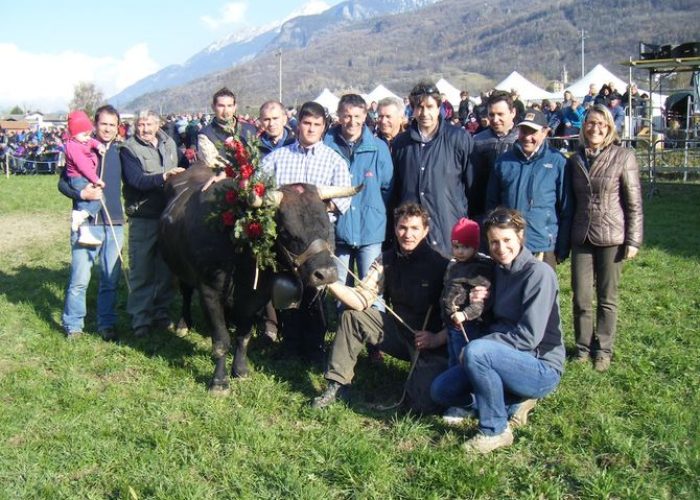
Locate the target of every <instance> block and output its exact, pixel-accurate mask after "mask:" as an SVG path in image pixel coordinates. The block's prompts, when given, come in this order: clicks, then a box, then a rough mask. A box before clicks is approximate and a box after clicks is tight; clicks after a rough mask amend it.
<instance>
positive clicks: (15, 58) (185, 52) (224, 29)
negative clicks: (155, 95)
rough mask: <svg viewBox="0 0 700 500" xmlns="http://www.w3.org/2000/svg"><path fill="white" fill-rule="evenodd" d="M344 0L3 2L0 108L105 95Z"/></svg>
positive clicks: (39, 106)
mask: <svg viewBox="0 0 700 500" xmlns="http://www.w3.org/2000/svg"><path fill="white" fill-rule="evenodd" d="M340 1H341V0H237V1H233V2H230V1H229V2H227V1H222V0H195V1H189V2H174V1H172V0H167V1H165V0H140V1H136V0H121V1H117V2H101V1H99V0H98V1H94V0H93V1H91V2H88V1H84V0H33V1H32V2H27V3H25V2H20V1H13V2H6V3H5V2H3V5H2V9H0V12H2V23H1V26H2V27H1V28H0V61H1V62H2V71H0V112H6V111H8V110H9V109H10V108H12V107H14V106H15V105H18V106H20V107H22V108H24V109H31V110H32V111H36V110H39V111H42V112H44V113H50V112H54V111H60V110H66V109H67V108H68V103H69V102H70V100H71V98H72V96H73V89H74V86H75V85H76V84H77V83H78V82H81V81H84V82H92V83H94V84H95V85H96V86H97V88H98V89H99V90H101V91H102V92H103V94H104V95H105V97H109V96H112V95H114V94H116V93H117V92H119V91H121V90H122V89H124V88H126V87H128V86H129V85H131V84H132V83H134V82H136V81H138V80H140V79H141V78H143V77H145V76H148V75H150V74H152V73H154V72H156V71H158V70H160V69H162V68H164V67H165V66H168V65H170V64H181V63H183V62H185V61H186V60H187V59H188V58H189V57H191V56H193V55H194V54H196V53H197V52H199V51H201V50H202V49H204V48H206V47H207V46H209V45H210V44H211V43H213V42H216V41H218V40H221V39H223V38H226V37H227V36H229V35H231V34H233V33H236V32H238V31H242V30H247V29H251V28H253V27H257V26H265V25H269V24H271V23H274V22H276V21H281V20H285V19H289V18H291V17H294V16H295V15H300V14H303V13H306V14H313V13H317V12H321V11H323V10H325V9H326V8H328V7H330V6H332V5H335V4H337V3H340Z"/></svg>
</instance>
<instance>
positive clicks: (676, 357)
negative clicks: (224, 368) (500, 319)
mask: <svg viewBox="0 0 700 500" xmlns="http://www.w3.org/2000/svg"><path fill="white" fill-rule="evenodd" d="M55 181H56V179H55V177H51V176H48V177H31V178H21V177H12V178H10V179H5V178H2V179H0V214H1V215H0V222H7V221H9V220H11V219H12V218H13V217H16V216H20V215H22V216H26V215H27V214H30V215H35V216H36V217H37V220H41V221H46V220H47V218H48V219H49V220H51V219H50V218H53V219H54V220H55V221H56V224H63V225H65V226H66V233H65V234H62V235H61V236H60V237H59V236H56V238H53V239H51V240H50V241H42V242H41V244H32V245H27V246H24V247H21V248H19V249H17V248H14V249H13V250H12V251H9V252H8V251H3V252H1V253H0V498H3V499H4V498H52V499H53V498H81V499H82V498H95V499H98V498H99V499H104V498H126V499H128V498H163V499H166V498H167V499H173V498H183V499H190V498H198V499H199V498H283V497H284V498H318V499H326V498H378V499H379V498H381V499H384V498H416V499H442V498H494V499H495V498H669V499H670V498H698V497H699V496H700V474H699V471H700V438H699V437H698V436H700V425H699V420H698V416H697V414H698V410H700V397H699V394H700V391H699V390H698V387H699V386H700V362H698V359H699V358H700V307H699V306H700V304H699V302H700V281H699V280H698V275H699V274H700V262H699V261H700V223H699V222H698V220H699V219H698V213H700V185H680V184H659V194H658V195H657V196H655V197H654V198H653V199H646V200H645V201H646V204H645V214H646V220H645V229H646V244H645V246H644V248H643V249H642V251H641V252H640V255H639V258H638V259H637V260H635V261H634V262H632V263H628V264H627V265H626V266H625V269H624V271H623V277H622V286H621V305H620V321H619V335H618V340H617V348H616V352H615V359H614V361H613V364H612V368H611V370H610V371H609V372H608V373H606V374H604V375H601V374H598V373H596V372H594V371H593V370H592V369H591V367H590V366H574V365H569V366H567V371H566V373H565V375H564V378H563V380H562V383H561V385H560V387H559V389H558V390H557V391H556V392H555V393H554V394H553V395H551V396H550V397H548V398H546V399H545V400H544V401H543V402H542V403H541V404H540V405H539V406H538V407H537V408H536V410H535V412H534V414H533V417H532V418H531V423H530V424H529V425H528V426H527V427H526V428H525V429H522V430H519V431H518V432H517V433H516V442H515V445H514V446H513V447H511V448H509V449H507V450H502V451H500V452H497V453H494V454H492V455H490V456H487V457H471V456H467V455H465V454H464V452H463V451H462V449H461V447H460V444H461V443H462V442H463V441H464V440H465V439H466V438H468V437H469V436H470V435H471V433H472V432H473V431H474V428H473V426H472V427H466V428H463V429H457V430H455V429H449V428H446V427H444V426H443V425H442V424H441V423H440V421H439V419H438V418H436V417H423V418H419V417H417V416H415V415H406V414H394V413H377V412H374V411H372V410H371V409H369V405H368V404H366V403H367V402H370V401H385V402H388V401H393V400H395V399H397V398H398V397H399V396H400V388H401V384H402V383H403V379H404V377H405V375H406V370H407V366H406V364H405V363H401V362H388V363H386V364H385V365H384V366H383V367H375V366H372V365H370V364H369V362H368V361H367V359H366V358H362V359H361V360H360V365H359V367H358V370H357V373H358V377H357V382H356V384H355V386H354V387H353V394H354V396H355V402H354V403H353V404H352V405H351V406H350V407H346V406H344V405H337V406H335V407H332V408H330V409H328V410H327V411H322V412H314V411H312V410H311V409H310V408H309V407H308V404H307V403H308V400H309V399H310V398H311V397H312V396H314V395H316V394H317V392H318V391H319V390H320V388H321V387H322V386H323V380H322V377H321V374H320V373H319V372H318V371H314V370H309V369H308V368H307V367H306V366H303V365H301V364H297V363H294V362H289V361H284V362H283V361H275V360H274V359H273V356H272V355H273V354H274V349H273V348H270V347H266V346H263V345H261V343H260V342H259V341H254V343H253V346H252V348H251V359H252V363H253V367H254V372H253V374H252V376H251V377H250V378H249V379H247V380H241V381H233V383H232V391H231V395H230V396H228V397H226V398H214V397H212V396H210V395H209V394H208V393H207V392H206V383H207V381H208V379H209V377H210V376H211V372H212V363H211V360H210V358H209V339H208V338H207V337H203V336H201V335H200V334H198V333H194V334H192V335H190V336H189V337H187V338H185V339H178V338H174V337H173V336H171V335H168V334H166V333H165V332H160V333H158V334H157V335H155V337H153V338H151V339H148V340H143V341H137V340H135V339H133V338H131V336H130V335H126V336H125V339H124V341H123V342H122V343H121V344H112V343H105V342H103V341H101V340H100V339H99V338H98V337H97V336H96V335H88V336H86V337H85V338H82V339H80V340H79V341H77V342H67V341H66V340H65V339H64V337H63V335H62V332H61V329H60V312H61V308H62V301H63V288H64V286H65V282H66V279H67V263H68V257H69V253H68V244H67V241H66V239H67V216H66V214H67V211H68V210H69V203H68V202H67V200H66V199H65V198H63V197H62V196H61V195H60V194H58V193H57V191H56V189H55ZM559 274H560V282H561V285H562V308H563V312H564V328H565V332H566V337H567V343H568V344H569V345H570V346H571V344H572V342H573V340H572V333H571V304H570V301H571V287H570V284H569V268H568V265H567V264H565V265H563V266H560V269H559ZM94 285H95V283H93V285H92V286H91V289H90V293H89V296H88V310H89V311H90V312H91V313H92V312H94V311H95V292H96V290H95V288H96V287H95V286H94ZM122 288H123V286H122ZM125 300H126V295H125V292H124V290H122V292H121V294H120V304H119V309H120V316H121V317H120V323H119V326H120V328H122V329H123V330H126V329H127V326H128V322H127V319H126V317H125V313H124V304H125ZM94 327H95V325H94V315H93V314H90V315H89V317H88V326H87V330H88V331H94Z"/></svg>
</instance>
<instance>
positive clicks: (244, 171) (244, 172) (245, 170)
mask: <svg viewBox="0 0 700 500" xmlns="http://www.w3.org/2000/svg"><path fill="white" fill-rule="evenodd" d="M254 172H255V169H254V168H253V165H251V164H250V163H245V164H243V165H241V179H243V180H247V179H250V178H251V177H252V175H253V173H254Z"/></svg>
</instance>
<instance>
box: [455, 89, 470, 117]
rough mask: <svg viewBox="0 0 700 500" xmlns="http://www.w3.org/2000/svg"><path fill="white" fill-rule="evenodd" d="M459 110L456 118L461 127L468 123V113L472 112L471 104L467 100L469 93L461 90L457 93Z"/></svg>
mask: <svg viewBox="0 0 700 500" xmlns="http://www.w3.org/2000/svg"><path fill="white" fill-rule="evenodd" d="M459 98H460V101H459V108H458V109H457V116H458V117H459V121H460V123H461V124H462V125H463V126H466V125H467V122H468V121H469V113H471V112H472V103H471V101H470V100H469V91H468V90H463V91H462V92H460V93H459Z"/></svg>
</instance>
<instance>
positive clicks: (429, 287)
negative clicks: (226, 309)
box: [312, 203, 448, 413]
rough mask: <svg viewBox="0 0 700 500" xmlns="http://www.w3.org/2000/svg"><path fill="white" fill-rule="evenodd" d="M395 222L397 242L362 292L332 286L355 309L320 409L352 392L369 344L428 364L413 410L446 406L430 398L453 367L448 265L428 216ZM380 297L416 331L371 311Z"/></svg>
mask: <svg viewBox="0 0 700 500" xmlns="http://www.w3.org/2000/svg"><path fill="white" fill-rule="evenodd" d="M394 220H395V221H396V225H395V227H394V231H395V234H396V244H395V246H394V248H392V249H391V250H388V251H386V252H384V253H382V254H381V255H380V256H379V257H377V259H376V260H375V261H374V263H373V264H372V266H371V267H370V270H369V273H368V274H367V276H366V277H365V279H364V280H362V282H360V284H359V285H357V286H355V287H348V286H346V285H344V284H342V283H340V282H336V283H333V284H331V285H329V286H328V289H329V290H330V291H331V293H333V295H335V296H336V298H337V299H338V300H340V301H341V302H343V303H344V304H345V305H346V306H347V308H348V310H346V311H345V312H344V313H343V314H342V316H341V317H340V326H339V328H338V332H337V333H336V336H335V340H334V341H333V347H332V350H331V353H330V357H329V361H328V366H327V369H326V372H325V374H324V377H325V378H326V380H328V386H327V388H326V390H325V391H324V393H323V394H322V395H321V396H319V397H317V398H315V399H314V400H313V402H312V406H313V407H314V408H323V407H326V406H328V405H330V404H332V403H334V402H335V401H336V400H337V399H338V398H342V397H343V396H344V395H345V394H344V393H345V390H346V387H347V386H348V385H349V384H350V383H351V382H352V379H353V376H354V369H355V365H356V364H357V357H358V355H359V354H360V352H361V351H362V348H363V347H364V346H365V344H372V345H375V346H377V347H378V348H379V349H380V350H381V351H382V352H384V353H386V354H389V355H391V356H394V357H396V358H398V359H402V360H407V361H408V360H411V359H413V356H414V355H415V351H416V349H417V350H419V351H420V352H421V363H420V364H418V365H417V366H416V369H415V371H414V373H413V375H412V377H411V381H410V383H409V387H408V391H407V394H408V405H409V407H410V408H411V409H412V410H414V411H418V412H421V413H434V412H436V411H438V409H439V408H438V407H437V406H436V405H435V403H433V402H432V400H431V399H430V384H431V383H432V380H433V378H434V377H435V376H437V375H438V374H439V373H441V372H442V371H444V370H445V369H446V368H447V350H446V347H445V346H446V342H447V331H446V330H445V329H444V328H443V325H442V321H441V319H440V306H439V302H440V294H441V293H442V286H443V278H444V275H445V268H446V267H447V263H448V261H447V259H446V258H445V257H443V256H442V255H441V254H440V253H439V252H437V251H436V250H434V249H433V248H432V247H431V246H430V245H429V244H428V241H427V240H426V236H427V235H428V230H429V227H428V213H427V212H426V211H425V209H423V208H422V207H421V206H420V205H417V204H415V203H406V204H404V205H401V206H400V207H399V208H397V209H396V211H395V212H394ZM380 295H383V297H384V300H385V301H386V303H387V304H388V305H389V306H390V307H391V308H393V310H394V311H395V313H396V314H397V315H398V316H399V317H400V318H401V319H402V320H403V321H404V322H405V323H406V324H407V325H409V326H410V328H411V329H412V330H413V331H411V330H409V328H407V327H406V326H405V325H403V324H402V323H400V322H399V321H398V320H397V319H395V318H394V317H393V316H392V315H391V314H390V313H389V312H382V311H378V310H377V309H374V308H372V307H371V306H372V304H373V303H374V302H375V301H376V300H377V297H379V296H380ZM414 332H415V333H414Z"/></svg>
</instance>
